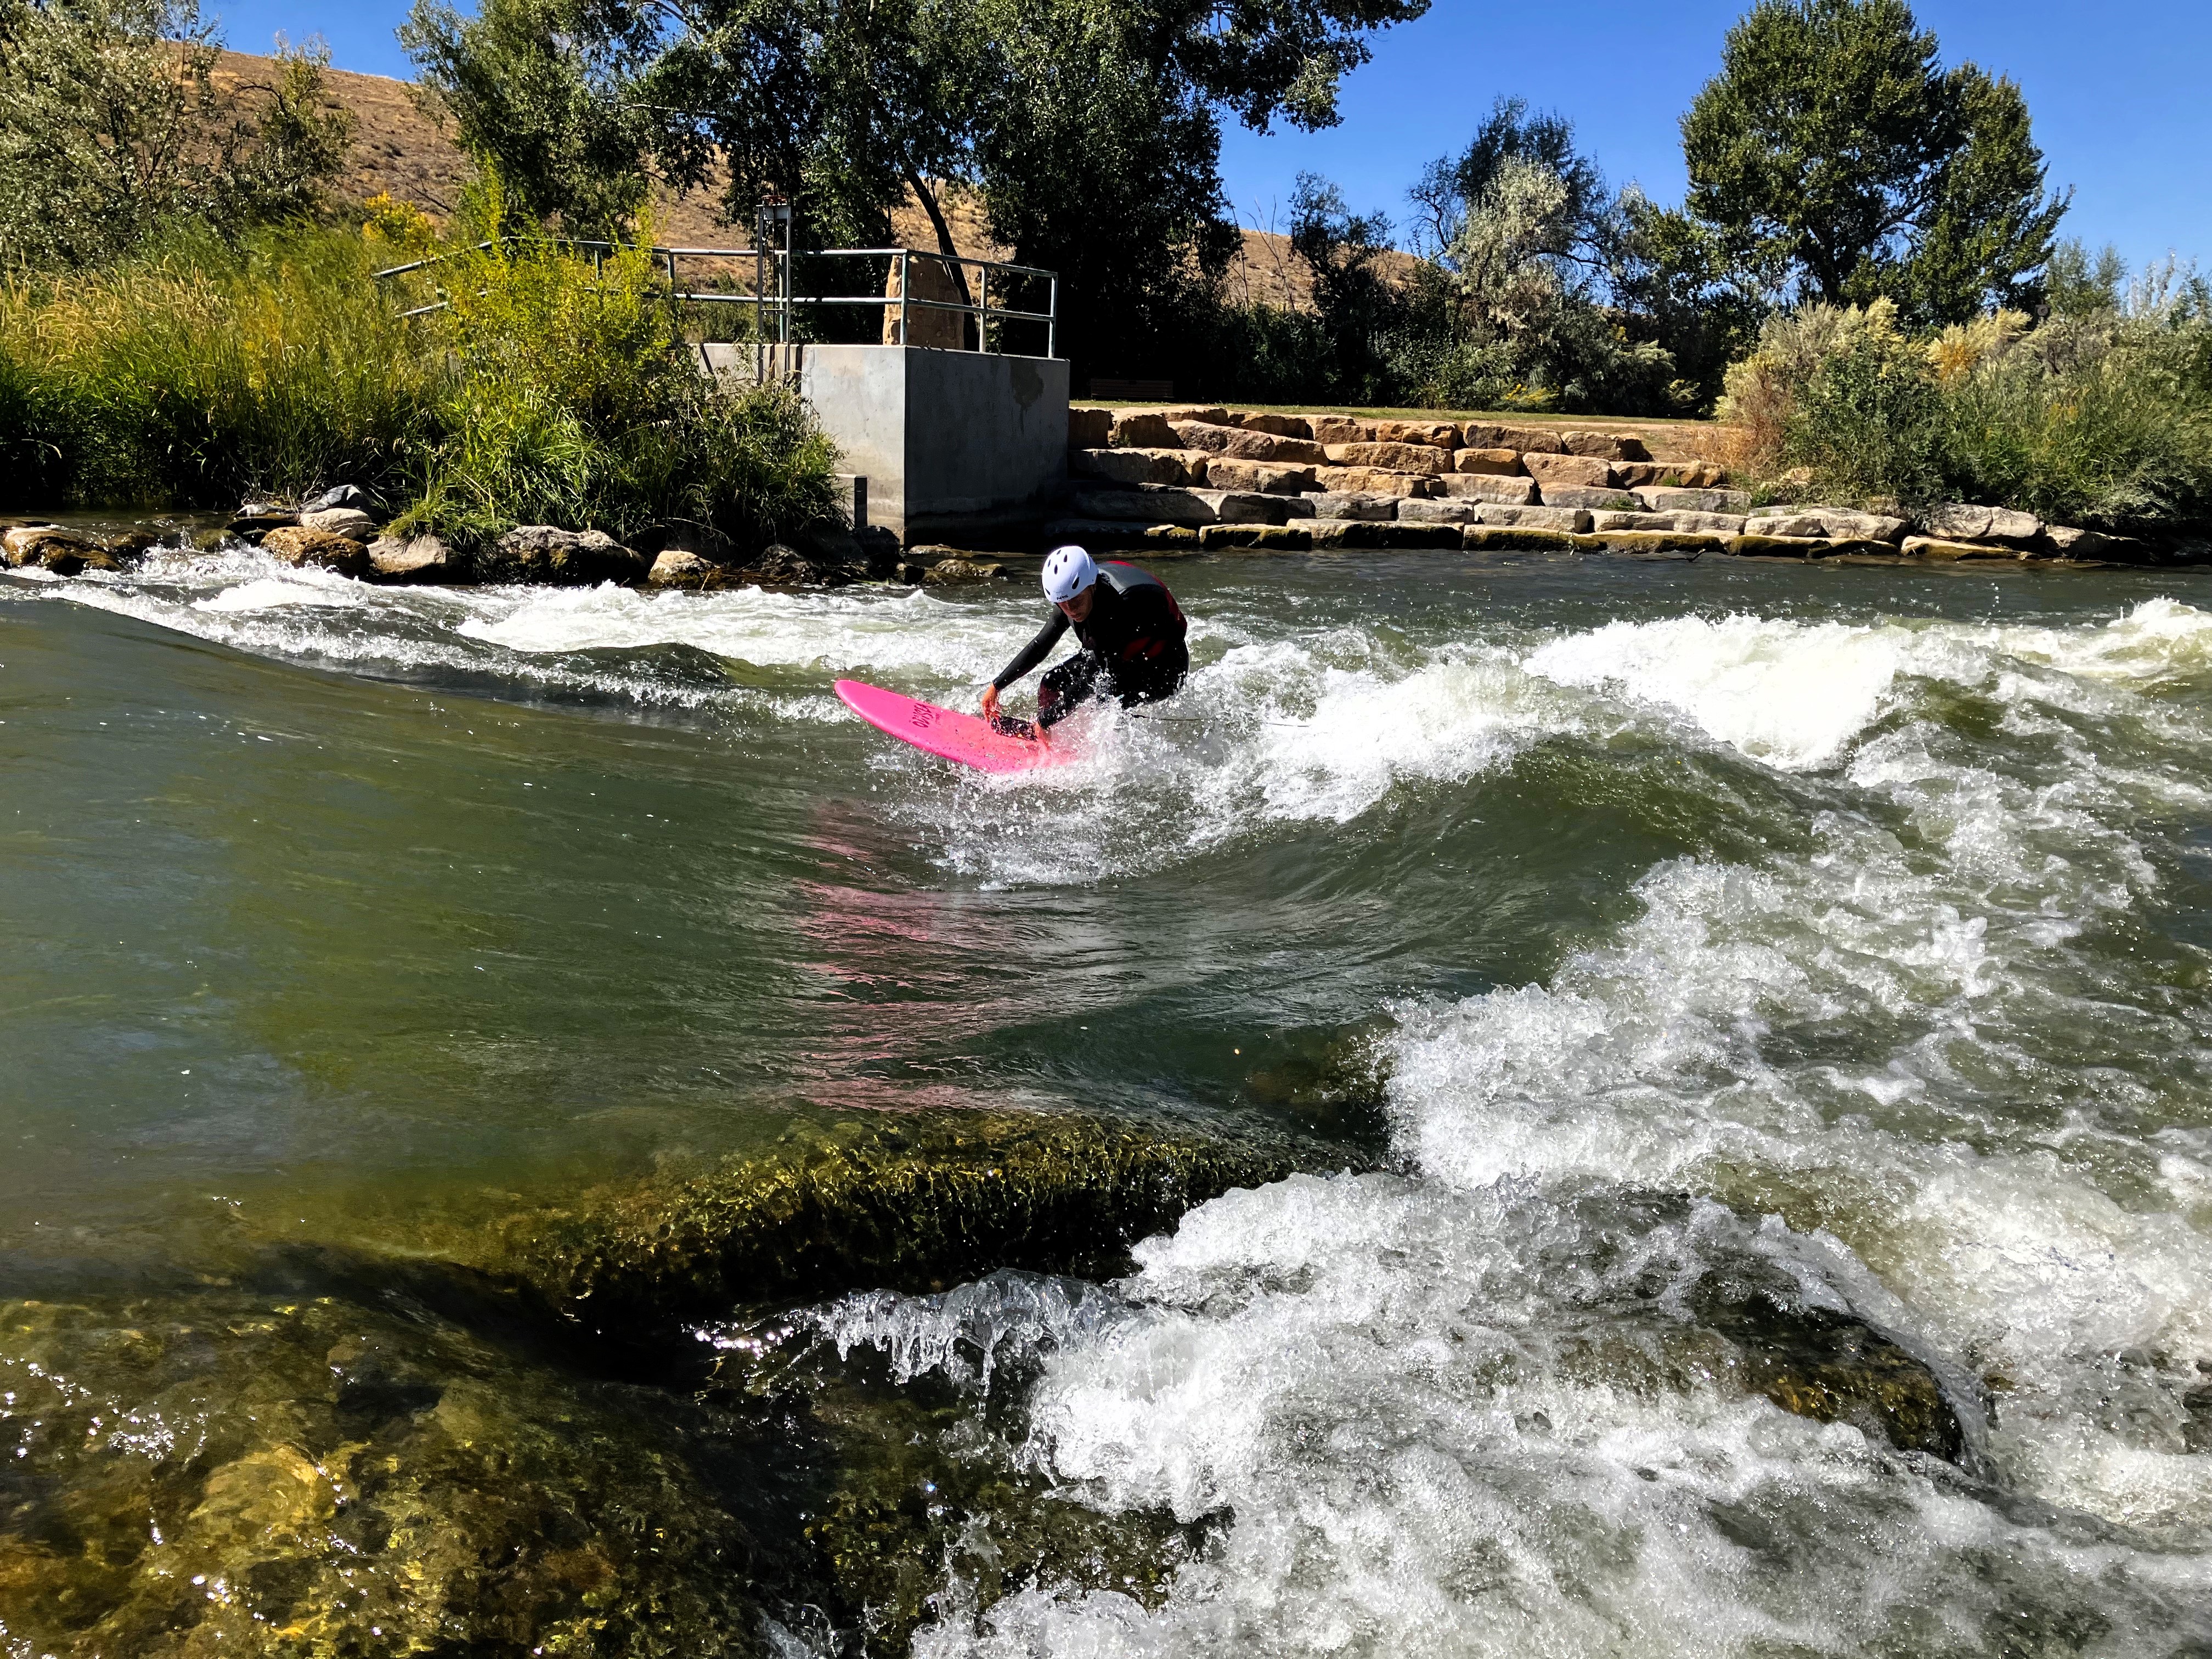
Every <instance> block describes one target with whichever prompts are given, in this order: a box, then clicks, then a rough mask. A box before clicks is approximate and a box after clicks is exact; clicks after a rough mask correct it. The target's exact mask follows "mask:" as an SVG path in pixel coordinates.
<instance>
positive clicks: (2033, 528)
mask: <svg viewBox="0 0 2212 1659" xmlns="http://www.w3.org/2000/svg"><path fill="white" fill-rule="evenodd" d="M2042 533H2043V520H2040V519H2039V518H2037V517H2036V516H2035V514H2033V513H2016V512H2015V511H2014V510H2013V509H2012V508H2010V507H1991V508H1990V535H1992V536H1995V537H1996V538H1998V539H1999V540H2000V541H2008V542H2032V541H2033V540H2034V539H2035V538H2037V537H2038V536H2039V535H2041V534H2042Z"/></svg>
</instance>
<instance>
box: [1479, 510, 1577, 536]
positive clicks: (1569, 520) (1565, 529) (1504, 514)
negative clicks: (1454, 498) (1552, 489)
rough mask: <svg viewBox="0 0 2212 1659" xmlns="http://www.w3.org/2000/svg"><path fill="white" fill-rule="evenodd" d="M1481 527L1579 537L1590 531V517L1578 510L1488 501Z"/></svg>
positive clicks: (1481, 511)
mask: <svg viewBox="0 0 2212 1659" xmlns="http://www.w3.org/2000/svg"><path fill="white" fill-rule="evenodd" d="M1475 521H1476V522H1477V523H1478V524H1486V525H1492V526H1503V527H1505V528H1508V529H1512V528H1519V529H1524V530H1556V531H1559V532H1561V533H1563V534H1565V535H1570V536H1578V535H1581V534H1583V532H1586V531H1588V530H1589V527H1590V514H1589V513H1587V512H1586V511H1584V510H1583V508H1581V507H1510V506H1506V505H1504V504H1501V503H1498V502H1494V501H1485V502H1483V503H1482V504H1481V506H1480V507H1479V508H1478V509H1477V511H1476V520H1475Z"/></svg>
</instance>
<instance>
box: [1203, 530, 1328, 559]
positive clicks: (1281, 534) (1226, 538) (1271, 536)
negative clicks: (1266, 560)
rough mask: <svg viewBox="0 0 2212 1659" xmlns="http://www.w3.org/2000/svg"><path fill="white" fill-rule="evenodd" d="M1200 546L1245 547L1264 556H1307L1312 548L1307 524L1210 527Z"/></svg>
mask: <svg viewBox="0 0 2212 1659" xmlns="http://www.w3.org/2000/svg"><path fill="white" fill-rule="evenodd" d="M1198 541H1199V545H1200V546H1201V547H1208V548H1213V547H1235V548H1245V549H1249V550H1252V551H1254V552H1261V553H1304V552H1309V551H1310V550H1312V547H1313V532H1312V530H1311V528H1310V526H1305V525H1279V524H1210V525H1208V526H1206V528H1205V529H1203V530H1201V531H1200V532H1198Z"/></svg>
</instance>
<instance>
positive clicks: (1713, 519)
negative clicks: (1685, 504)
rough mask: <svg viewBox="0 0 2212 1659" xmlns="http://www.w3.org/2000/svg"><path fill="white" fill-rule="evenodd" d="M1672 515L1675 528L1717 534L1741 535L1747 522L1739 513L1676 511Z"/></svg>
mask: <svg viewBox="0 0 2212 1659" xmlns="http://www.w3.org/2000/svg"><path fill="white" fill-rule="evenodd" d="M1672 516H1673V518H1674V528H1675V529H1677V530H1695V531H1699V532H1708V533H1711V534H1713V535H1717V536H1741V534H1743V532H1744V527H1745V526H1746V525H1747V523H1749V520H1747V519H1746V518H1745V517H1744V516H1743V514H1742V513H1674V514H1673V515H1672Z"/></svg>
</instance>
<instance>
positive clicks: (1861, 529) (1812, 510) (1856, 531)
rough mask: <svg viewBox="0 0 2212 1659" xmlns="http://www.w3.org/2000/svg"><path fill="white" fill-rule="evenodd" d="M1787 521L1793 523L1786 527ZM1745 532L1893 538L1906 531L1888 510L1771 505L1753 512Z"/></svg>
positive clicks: (1869, 539)
mask: <svg viewBox="0 0 2212 1659" xmlns="http://www.w3.org/2000/svg"><path fill="white" fill-rule="evenodd" d="M1785 525H1786V526H1790V527H1789V528H1787V529H1784V528H1783V527H1782V526H1785ZM1744 532H1745V533H1746V534H1747V535H1753V536H1760V535H1767V536H1823V537H1826V538H1827V539H1829V540H1830V541H1867V542H1894V541H1897V540H1898V539H1899V538H1901V537H1902V536H1903V535H1904V534H1905V520H1902V519H1893V518H1891V517H1889V516H1888V515H1887V514H1886V513H1861V512H1859V511H1857V509H1855V508H1852V507H1769V508H1763V509H1761V510H1759V511H1758V512H1754V513H1751V514H1750V515H1749V521H1748V522H1747V524H1746V525H1745V526H1744Z"/></svg>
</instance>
